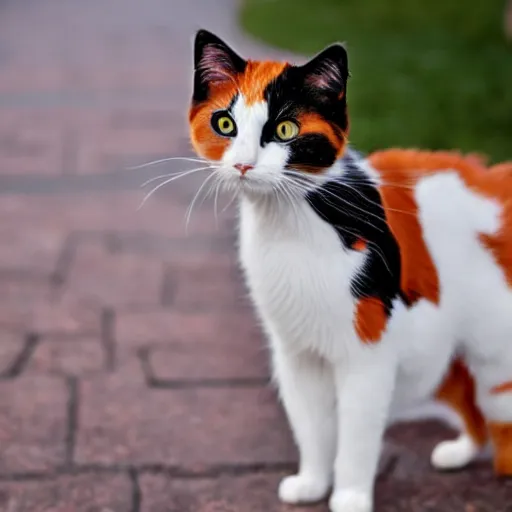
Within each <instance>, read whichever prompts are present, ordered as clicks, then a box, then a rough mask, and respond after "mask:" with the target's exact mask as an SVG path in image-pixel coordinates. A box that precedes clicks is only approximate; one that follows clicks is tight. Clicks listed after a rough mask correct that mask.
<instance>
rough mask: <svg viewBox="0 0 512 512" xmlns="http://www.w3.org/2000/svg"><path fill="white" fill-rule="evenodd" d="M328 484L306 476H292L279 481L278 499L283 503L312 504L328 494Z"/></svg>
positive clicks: (323, 480)
mask: <svg viewBox="0 0 512 512" xmlns="http://www.w3.org/2000/svg"><path fill="white" fill-rule="evenodd" d="M329 487H330V485H329V482H327V481H326V480H325V479H321V478H315V477H312V476H308V475H301V474H298V475H292V476H287V477H286V478H283V479H282V480H281V483H280V484H279V499H280V500H281V501H283V502H284V503H291V504H295V505H296V504H298V503H314V502H315V501H320V500H323V499H324V498H325V497H326V496H327V493H328V492H329Z"/></svg>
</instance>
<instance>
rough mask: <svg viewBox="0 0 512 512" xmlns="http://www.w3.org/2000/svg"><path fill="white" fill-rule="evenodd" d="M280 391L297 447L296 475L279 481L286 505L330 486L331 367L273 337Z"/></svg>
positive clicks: (333, 413) (332, 441)
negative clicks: (296, 351) (295, 351)
mask: <svg viewBox="0 0 512 512" xmlns="http://www.w3.org/2000/svg"><path fill="white" fill-rule="evenodd" d="M273 361H274V371H275V376H276V378H277V381H278V384H279V393H280V396H281V399H282V401H283V405H284V408H285V410H286V413H287V416H288V420H289V423H290V425H291V428H292V431H293V435H294V438H295V442H296V444H297V446H298V449H299V456H300V463H299V471H298V473H297V474H296V475H292V476H288V477H286V478H284V479H283V480H282V481H281V484H280V486H279V498H280V499H281V501H283V502H285V503H293V504H297V503H310V502H315V501H319V500H321V499H324V498H325V497H326V496H327V494H328V493H329V490H330V488H331V485H332V479H333V466H334V457H335V453H336V396H335V388H334V379H333V373H332V367H331V365H329V364H327V363H326V362H325V361H322V360H321V359H320V358H319V357H318V356H316V355H315V354H312V353H294V352H291V351H290V350H289V349H288V348H287V347H286V346H285V345H284V344H283V343H282V342H280V341H279V340H276V339H275V338H274V339H273Z"/></svg>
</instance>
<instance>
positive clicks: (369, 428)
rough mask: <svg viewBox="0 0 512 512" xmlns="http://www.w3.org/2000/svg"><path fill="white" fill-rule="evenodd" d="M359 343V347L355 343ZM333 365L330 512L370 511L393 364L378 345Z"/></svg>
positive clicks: (392, 379)
mask: <svg viewBox="0 0 512 512" xmlns="http://www.w3.org/2000/svg"><path fill="white" fill-rule="evenodd" d="M358 343H360V342H358ZM361 349H362V350H361V351H359V353H357V354H354V355H353V357H350V358H349V360H347V361H346V362H345V363H343V364H339V365H335V370H334V372H335V381H336V391H337V398H338V449H337V454H336V462H335V481H334V490H333V493H332V496H331V499H330V502H329V505H330V509H331V512H371V511H372V510H373V490H374V489H373V488H374V481H375V475H376V472H377V465H378V461H379V456H380V453H381V444H382V437H383V434H384V429H385V427H386V423H387V417H388V414H389V408H390V405H391V400H392V396H393V391H394V385H395V378H396V364H395V361H394V357H393V356H392V355H391V354H389V351H387V350H384V349H383V348H382V347H380V346H374V347H361Z"/></svg>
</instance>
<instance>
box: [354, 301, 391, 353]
mask: <svg viewBox="0 0 512 512" xmlns="http://www.w3.org/2000/svg"><path fill="white" fill-rule="evenodd" d="M354 322H355V328H356V332H357V335H358V336H359V339H360V340H361V341H362V342H364V343H377V342H378V341H380V339H381V337H382V334H383V333H384V330H385V329H386V325H387V322H388V317H387V315H386V309H385V308H384V304H383V303H382V301H381V300H380V299H377V298H375V297H364V298H363V299H360V300H358V301H357V306H356V313H355V317H354Z"/></svg>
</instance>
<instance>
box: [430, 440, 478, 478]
mask: <svg viewBox="0 0 512 512" xmlns="http://www.w3.org/2000/svg"><path fill="white" fill-rule="evenodd" d="M479 451H480V449H479V446H478V445H477V444H476V443H475V442H474V441H473V439H471V437H470V436H468V435H467V434H461V435H460V436H459V437H458V439H455V440H454V441H443V442H442V443H439V444H438V445H437V446H436V447H435V448H434V450H433V451H432V455H431V457H430V461H431V463H432V465H433V466H434V467H435V468H436V469H441V470H443V469H444V470H447V469H459V468H463V467H464V466H467V465H468V464H469V463H470V462H471V461H472V460H473V459H474V458H475V457H476V456H477V455H478V452H479Z"/></svg>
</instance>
